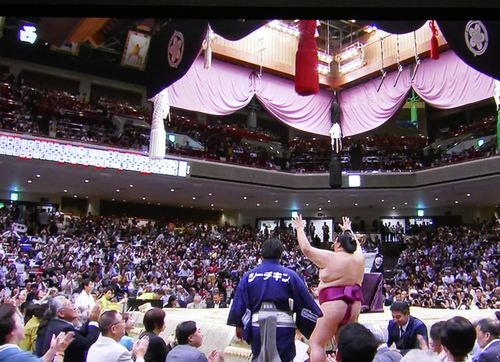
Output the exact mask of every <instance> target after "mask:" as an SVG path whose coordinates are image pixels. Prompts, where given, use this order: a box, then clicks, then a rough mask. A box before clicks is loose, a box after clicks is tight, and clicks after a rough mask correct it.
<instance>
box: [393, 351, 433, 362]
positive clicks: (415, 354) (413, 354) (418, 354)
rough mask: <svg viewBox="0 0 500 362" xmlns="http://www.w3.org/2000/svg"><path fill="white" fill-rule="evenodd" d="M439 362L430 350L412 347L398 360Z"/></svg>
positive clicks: (405, 361) (403, 361)
mask: <svg viewBox="0 0 500 362" xmlns="http://www.w3.org/2000/svg"><path fill="white" fill-rule="evenodd" d="M424 361H425V362H439V359H438V357H437V356H436V355H435V354H434V353H432V352H431V351H426V350H423V349H412V350H409V351H408V353H406V354H405V355H404V356H403V358H401V360H400V362H424Z"/></svg>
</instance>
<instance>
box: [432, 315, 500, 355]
mask: <svg viewBox="0 0 500 362" xmlns="http://www.w3.org/2000/svg"><path fill="white" fill-rule="evenodd" d="M475 342H476V331H475V329H474V326H473V325H472V323H471V322H470V321H469V320H467V319H465V318H464V317H454V318H451V319H449V320H447V321H446V322H445V323H444V324H443V327H442V329H441V343H442V345H443V347H444V348H445V351H446V354H447V356H448V361H459V362H460V361H465V360H466V359H467V356H468V354H469V353H470V352H471V351H472V349H473V348H474V343H475ZM499 356H500V355H499V353H498V351H497V355H496V357H495V360H498V357H499ZM478 360H481V361H482V359H478ZM485 360H487V359H485Z"/></svg>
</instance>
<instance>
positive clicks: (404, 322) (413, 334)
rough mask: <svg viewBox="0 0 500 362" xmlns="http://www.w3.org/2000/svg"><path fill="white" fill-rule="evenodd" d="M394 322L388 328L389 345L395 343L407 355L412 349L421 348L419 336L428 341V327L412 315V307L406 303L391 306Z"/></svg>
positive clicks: (396, 303) (390, 322)
mask: <svg viewBox="0 0 500 362" xmlns="http://www.w3.org/2000/svg"><path fill="white" fill-rule="evenodd" d="M391 313H392V320H391V321H389V325H388V327H387V331H388V334H389V336H388V339H387V345H388V346H389V347H391V345H392V343H395V345H396V348H397V349H398V350H399V351H400V352H401V354H403V355H405V354H406V353H407V352H408V351H409V350H410V349H414V348H419V341H418V339H417V336H418V335H420V336H422V337H423V338H424V339H425V340H427V327H426V326H425V324H424V323H423V322H422V321H421V320H420V319H418V318H415V317H413V316H412V315H410V306H409V305H408V303H406V302H394V303H393V304H392V305H391Z"/></svg>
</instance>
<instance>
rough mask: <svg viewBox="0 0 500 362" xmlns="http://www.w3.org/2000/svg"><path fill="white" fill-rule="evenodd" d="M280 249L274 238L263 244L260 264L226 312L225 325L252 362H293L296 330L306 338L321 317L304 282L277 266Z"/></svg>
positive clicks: (245, 276) (281, 248)
mask: <svg viewBox="0 0 500 362" xmlns="http://www.w3.org/2000/svg"><path fill="white" fill-rule="evenodd" d="M283 250H284V248H283V245H282V244H281V242H280V241H279V240H277V239H275V238H270V239H269V240H267V241H266V242H264V243H263V245H262V249H261V254H262V258H263V260H262V264H261V265H260V266H258V267H257V268H255V269H253V270H251V271H249V272H247V273H246V274H245V275H244V276H243V278H242V279H241V281H240V283H239V284H238V288H237V290H236V294H235V296H234V300H233V303H232V305H231V309H230V311H229V316H228V319H227V324H228V325H231V326H235V327H236V335H237V337H238V338H242V339H244V340H245V341H246V342H248V343H249V344H250V345H251V347H252V355H253V361H254V362H290V361H292V360H293V359H294V357H295V330H296V329H298V330H299V331H300V332H301V333H302V334H303V335H304V336H305V337H306V338H309V337H310V335H311V333H312V331H313V329H314V327H315V326H316V320H317V319H318V318H319V317H321V316H322V313H321V309H320V308H319V307H318V305H317V303H316V302H315V301H314V299H313V297H312V296H311V294H310V293H309V291H308V290H307V287H306V285H305V282H304V280H302V279H301V278H300V277H299V276H298V274H297V273H295V272H294V271H293V270H291V269H288V268H286V267H284V266H282V265H281V264H280V260H281V254H282V253H283ZM277 336H278V338H276V337H277Z"/></svg>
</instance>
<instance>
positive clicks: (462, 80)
mask: <svg viewBox="0 0 500 362" xmlns="http://www.w3.org/2000/svg"><path fill="white" fill-rule="evenodd" d="M411 71H412V69H410V67H408V66H407V67H405V69H404V70H403V72H402V74H401V76H400V78H399V80H398V82H397V84H396V86H393V84H394V80H395V77H396V72H392V73H390V74H388V75H387V77H386V79H385V81H384V83H383V84H382V86H381V88H380V90H379V92H377V90H376V88H377V86H378V84H379V82H380V79H373V80H371V81H368V82H366V83H364V84H361V85H358V86H356V87H353V88H350V89H347V90H345V91H342V92H340V93H339V103H340V107H341V109H342V115H341V126H342V133H343V136H352V135H356V134H359V133H363V132H366V131H369V130H372V129H374V128H377V127H378V126H380V125H381V124H383V123H384V122H386V121H387V120H388V119H389V118H391V116H392V115H394V113H396V112H397V111H398V109H400V107H401V106H402V105H403V104H404V102H405V101H406V98H407V95H408V93H409V91H410V89H411V87H413V89H414V90H415V92H416V93H417V94H418V96H420V98H421V99H422V100H423V101H425V102H427V103H429V104H431V105H433V106H434V107H437V108H456V107H461V106H464V105H466V104H471V103H475V102H479V101H482V100H485V99H488V98H490V97H493V95H494V91H495V80H494V79H493V78H491V77H489V76H486V75H484V74H482V73H479V72H478V71H476V70H474V69H473V68H471V67H469V66H468V65H467V64H465V63H464V62H463V61H462V60H460V58H458V57H457V56H456V55H455V53H453V52H452V51H447V52H445V53H442V54H441V55H440V58H439V59H438V60H434V59H426V60H424V61H422V63H421V64H420V67H419V69H418V71H417V73H416V75H415V78H414V80H413V82H412V80H411ZM167 90H168V93H169V97H170V104H171V106H172V107H176V108H183V109H188V110H191V111H196V112H202V113H207V114H219V115H227V114H231V113H233V112H235V111H237V110H238V109H240V108H243V107H245V106H246V105H247V104H248V103H249V102H250V101H251V99H252V97H253V96H254V95H255V96H256V97H257V99H258V100H259V101H260V102H261V103H262V104H263V105H264V107H265V108H266V109H267V111H268V112H269V113H270V114H272V115H273V116H274V117H276V118H277V119H279V120H280V121H282V122H284V123H286V124H287V125H289V126H291V127H294V128H297V129H300V130H303V131H306V132H310V133H315V134H320V135H325V136H328V135H329V133H328V131H329V130H330V127H331V118H330V106H331V102H332V98H333V97H332V94H331V92H329V91H325V90H321V91H320V92H319V93H318V94H315V95H312V96H306V97H302V96H299V95H297V94H296V93H295V89H294V82H293V81H291V80H287V79H284V78H280V77H276V76H272V75H269V74H262V76H261V77H258V76H257V74H256V73H255V71H253V70H251V69H248V68H244V67H241V66H237V65H232V64H229V63H225V62H221V61H216V60H213V62H212V68H211V69H204V68H203V58H202V57H199V58H198V59H197V60H196V61H195V62H194V64H193V65H192V67H191V69H189V71H188V72H187V74H186V75H185V76H184V77H182V78H181V79H180V80H178V81H177V82H175V83H174V84H172V85H171V86H170V87H168V88H167Z"/></svg>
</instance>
